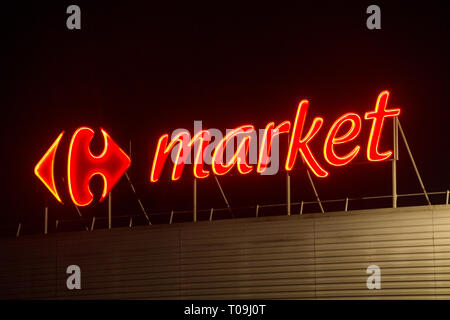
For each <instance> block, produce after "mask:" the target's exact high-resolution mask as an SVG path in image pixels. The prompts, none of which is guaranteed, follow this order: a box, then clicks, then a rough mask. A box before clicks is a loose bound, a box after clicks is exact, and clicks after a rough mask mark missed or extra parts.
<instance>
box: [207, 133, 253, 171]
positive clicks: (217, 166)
mask: <svg viewBox="0 0 450 320" xmlns="http://www.w3.org/2000/svg"><path fill="white" fill-rule="evenodd" d="M253 129H254V128H253V126H252V125H243V126H240V127H238V128H236V129H234V130H232V131H231V132H229V133H228V134H227V135H226V136H225V138H223V139H222V141H220V142H219V144H218V145H217V147H216V149H215V150H214V154H213V157H212V164H211V166H212V170H213V172H214V173H215V174H216V175H224V174H226V173H228V172H229V171H230V170H231V169H232V168H233V166H234V164H235V163H236V162H237V168H238V170H239V172H240V173H241V174H247V173H250V172H251V171H252V169H253V167H252V166H251V165H249V164H247V153H248V148H249V146H250V138H251V137H250V136H246V137H244V138H243V139H242V141H241V143H240V144H239V146H238V147H237V149H236V152H235V153H234V155H233V158H232V159H231V160H230V161H229V162H228V163H226V164H222V162H223V161H222V159H223V153H224V150H225V147H226V145H227V144H228V142H229V141H230V140H231V139H233V138H234V137H235V136H236V135H238V134H247V133H249V131H252V130H253Z"/></svg>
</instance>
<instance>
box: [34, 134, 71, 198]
mask: <svg viewBox="0 0 450 320" xmlns="http://www.w3.org/2000/svg"><path fill="white" fill-rule="evenodd" d="M63 134H64V131H63V132H61V133H60V134H59V136H58V138H56V140H55V141H54V142H53V144H52V145H51V147H50V148H49V149H48V150H47V152H46V153H45V154H44V156H43V157H42V159H41V160H39V162H38V164H37V165H36V166H35V167H34V174H35V175H36V176H37V177H38V178H39V179H40V180H41V181H42V182H43V183H44V185H45V186H46V187H47V188H48V190H50V192H51V193H52V194H53V195H54V196H55V198H56V200H58V201H59V202H61V203H62V201H61V198H60V197H59V194H58V191H57V190H56V185H55V177H54V176H53V166H54V163H55V154H56V149H57V148H58V145H59V141H60V140H61V138H62V136H63Z"/></svg>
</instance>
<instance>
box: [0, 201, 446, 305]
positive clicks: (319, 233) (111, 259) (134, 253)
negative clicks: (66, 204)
mask: <svg viewBox="0 0 450 320" xmlns="http://www.w3.org/2000/svg"><path fill="white" fill-rule="evenodd" d="M0 250H1V251H0V252H1V259H2V263H1V264H0V298H37V299H42V298H44V299H45V298H56V299H66V298H71V299H78V298H80V299H105V298H113V299H114V298H120V299H315V298H319V299H339V298H345V299H346V298H354V299H360V298H361V299H373V298H375V299H393V298H402V299H408V298H429V299H434V298H444V299H449V298H450V208H449V207H448V206H447V207H446V206H433V207H432V208H430V207H410V208H397V209H377V210H362V211H351V212H341V213H329V214H324V215H321V214H314V215H303V216H300V215H294V216H290V217H288V216H278V217H264V218H262V217H261V218H250V219H235V220H220V221H212V222H209V221H205V222H198V223H182V224H173V225H157V226H152V227H135V228H131V229H128V228H118V229H112V230H97V231H94V232H72V233H60V234H49V235H47V236H43V235H37V236H27V237H21V238H18V239H8V240H2V241H1V242H0ZM71 264H76V265H79V266H80V268H81V272H82V278H81V279H82V280H81V285H82V290H68V289H67V288H66V279H67V274H66V268H67V266H68V265H71ZM371 264H375V265H378V266H379V267H380V268H381V280H382V281H381V286H382V289H381V290H368V289H367V287H366V280H367V277H368V276H369V275H367V274H366V268H367V267H368V266H369V265H371Z"/></svg>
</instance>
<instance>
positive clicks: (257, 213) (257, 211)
mask: <svg viewBox="0 0 450 320" xmlns="http://www.w3.org/2000/svg"><path fill="white" fill-rule="evenodd" d="M258 215H259V204H257V205H256V216H258Z"/></svg>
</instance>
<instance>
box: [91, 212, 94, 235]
mask: <svg viewBox="0 0 450 320" xmlns="http://www.w3.org/2000/svg"><path fill="white" fill-rule="evenodd" d="M94 225H95V216H94V217H92V223H91V231H92V230H94Z"/></svg>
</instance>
